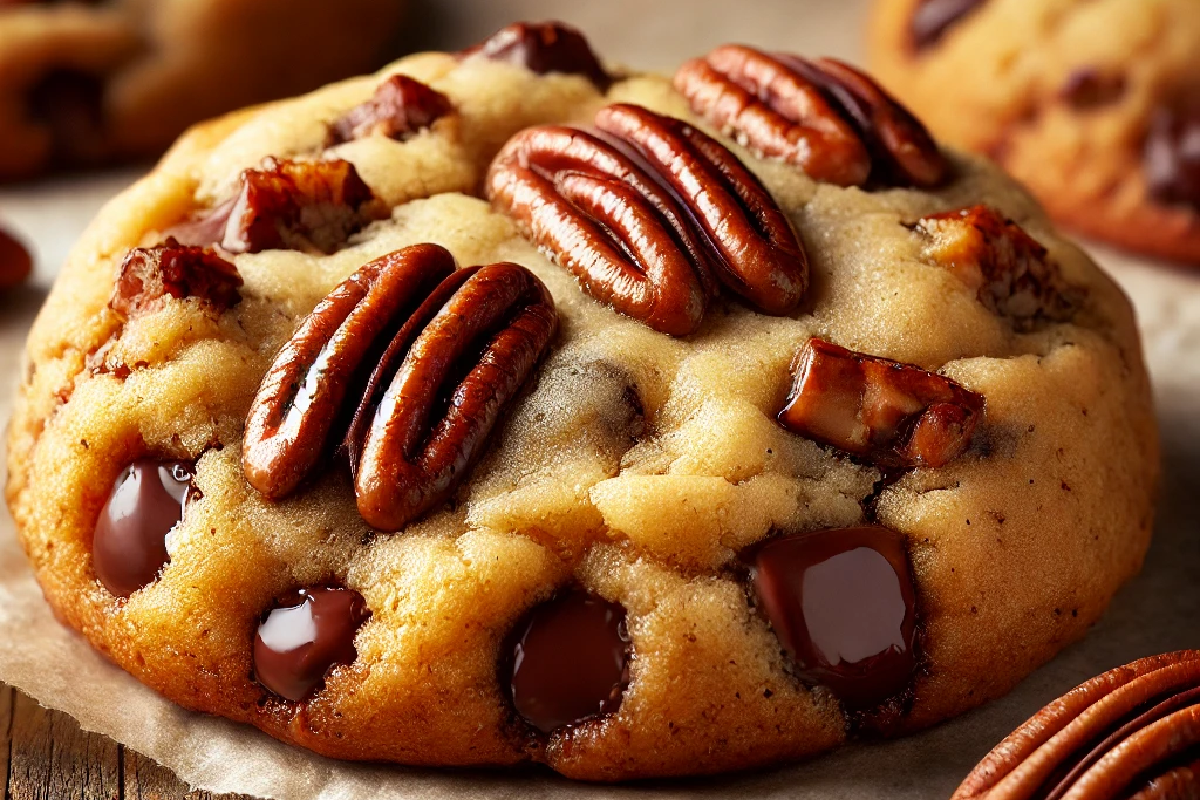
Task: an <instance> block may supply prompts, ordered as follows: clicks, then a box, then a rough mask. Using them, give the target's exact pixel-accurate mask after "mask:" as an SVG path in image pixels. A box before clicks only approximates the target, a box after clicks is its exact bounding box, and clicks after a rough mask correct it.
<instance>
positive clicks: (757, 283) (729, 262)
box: [487, 104, 808, 336]
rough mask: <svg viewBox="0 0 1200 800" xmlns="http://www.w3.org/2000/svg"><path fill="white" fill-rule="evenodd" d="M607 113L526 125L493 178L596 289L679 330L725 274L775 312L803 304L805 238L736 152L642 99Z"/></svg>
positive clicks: (562, 260)
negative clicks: (589, 125)
mask: <svg viewBox="0 0 1200 800" xmlns="http://www.w3.org/2000/svg"><path fill="white" fill-rule="evenodd" d="M595 123H596V130H594V131H584V130H578V129H574V128H567V127H562V126H541V127H536V128H528V129H526V130H524V131H522V132H520V133H518V134H517V135H516V136H514V137H513V138H512V139H510V140H509V141H508V143H507V144H506V145H505V146H504V147H503V148H502V149H501V151H500V153H499V154H498V155H497V156H496V158H495V160H494V161H493V162H492V166H491V169H490V170H489V172H488V178H487V191H488V196H489V197H490V198H491V200H492V202H493V203H494V204H495V205H496V206H498V207H499V208H502V209H503V210H504V211H506V212H507V213H508V214H509V215H510V216H512V217H513V218H514V219H515V220H516V221H517V223H518V224H519V225H520V226H521V227H522V228H523V229H524V230H525V232H526V234H527V235H529V236H530V238H531V239H532V240H533V241H534V242H536V243H537V244H538V245H539V246H541V247H543V248H545V249H547V250H549V251H550V252H551V253H552V254H553V255H554V257H555V258H556V259H557V261H558V263H559V264H560V265H561V266H563V267H565V268H567V269H569V270H571V272H573V273H575V275H576V276H578V277H579V278H580V281H581V283H582V285H583V288H584V290H585V291H587V292H588V293H589V294H591V295H592V296H593V297H596V298H597V299H599V300H602V301H604V302H607V303H609V304H611V305H612V306H613V307H614V308H615V309H617V310H618V311H620V312H621V313H623V314H627V315H629V316H632V317H634V318H636V319H639V320H641V321H643V322H645V323H646V324H647V325H649V326H650V327H652V328H654V329H655V330H659V331H662V332H664V333H669V334H672V335H676V336H683V335H686V334H688V333H691V332H693V331H694V330H695V329H696V328H697V327H698V326H699V324H700V321H701V319H702V318H703V314H704V307H705V303H706V300H707V297H708V296H709V295H711V294H712V293H713V291H714V289H715V283H714V276H715V278H717V279H719V280H720V281H721V282H722V283H724V284H725V285H726V286H728V287H729V288H730V289H732V290H733V291H734V292H736V293H737V294H739V295H741V296H742V297H744V298H745V299H747V300H748V301H749V302H750V303H751V304H752V305H754V306H756V307H757V308H759V309H760V310H763V311H766V312H768V313H788V312H790V311H793V310H794V309H795V308H796V307H797V306H798V305H799V302H800V300H801V299H802V297H803V295H804V292H805V290H806V289H807V286H808V261H807V256H806V255H805V252H804V249H803V247H802V246H801V244H800V242H799V240H798V239H797V237H796V233H795V231H794V230H793V228H792V226H791V223H790V222H789V221H788V219H787V217H786V216H785V215H784V214H783V212H782V211H780V209H779V207H778V206H777V205H776V204H775V201H774V200H773V199H772V197H771V195H770V194H769V193H768V192H767V191H766V189H764V188H763V186H762V184H761V183H759V181H758V179H757V178H755V177H754V176H753V175H752V174H751V173H750V172H749V171H748V170H746V169H745V167H743V166H742V164H741V163H740V162H739V161H738V160H737V158H736V157H735V156H734V155H733V154H732V153H730V152H729V151H728V150H727V149H725V148H724V147H722V146H721V145H720V144H718V143H717V142H716V141H714V140H713V139H711V138H710V137H708V136H706V135H704V134H703V133H701V132H700V131H697V130H696V129H694V128H692V127H691V126H689V125H687V124H685V123H683V122H681V121H679V120H676V119H671V118H670V117H664V116H662V115H659V114H655V113H654V112H652V111H648V110H647V109H644V108H641V107H640V106H634V105H627V104H619V105H613V106H608V107H606V108H603V109H601V110H600V111H599V112H598V113H597V115H596V119H595Z"/></svg>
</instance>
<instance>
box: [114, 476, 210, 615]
mask: <svg viewBox="0 0 1200 800" xmlns="http://www.w3.org/2000/svg"><path fill="white" fill-rule="evenodd" d="M194 474H195V466H194V465H193V464H192V463H191V462H189V461H163V460H160V459H156V458H141V459H138V460H137V461H135V462H133V463H132V464H130V465H129V466H128V467H126V468H125V469H124V471H123V472H121V475H120V477H118V478H117V481H116V483H114V484H113V489H112V494H110V495H109V498H108V502H107V503H106V504H105V505H104V509H103V510H102V511H101V512H100V519H99V520H98V521H97V522H96V534H95V537H94V539H93V542H92V560H93V563H94V565H95V569H96V576H97V577H98V578H99V579H100V582H101V583H102V584H104V588H106V589H108V590H109V591H110V592H112V593H113V594H114V595H116V596H117V597H128V596H129V595H131V594H133V593H134V592H135V591H137V590H138V589H141V588H142V587H143V586H146V585H148V584H150V583H151V582H153V581H154V580H155V578H157V577H158V572H159V570H161V569H162V568H163V566H164V565H165V564H166V563H167V561H168V560H169V557H168V555H167V545H166V538H167V534H168V533H170V532H171V529H172V528H174V527H175V525H176V524H177V523H178V522H179V521H180V520H181V519H183V508H184V506H185V505H186V504H187V501H188V499H189V497H191V496H192V494H193V492H195V487H193V485H192V478H193V476H194Z"/></svg>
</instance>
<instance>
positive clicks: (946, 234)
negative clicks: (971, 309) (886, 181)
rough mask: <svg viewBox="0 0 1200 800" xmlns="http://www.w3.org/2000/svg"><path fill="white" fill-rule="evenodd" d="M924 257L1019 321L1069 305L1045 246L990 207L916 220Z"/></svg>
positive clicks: (1055, 313) (1056, 313)
mask: <svg viewBox="0 0 1200 800" xmlns="http://www.w3.org/2000/svg"><path fill="white" fill-rule="evenodd" d="M916 230H917V231H918V232H919V233H920V234H922V235H924V236H926V237H928V239H929V243H928V244H927V245H926V246H925V257H926V258H928V259H930V260H932V261H933V262H934V263H936V264H938V265H939V266H941V267H944V268H945V269H947V270H949V271H950V272H951V273H953V275H954V276H955V277H957V278H958V279H959V280H961V281H962V282H963V283H965V284H966V285H967V286H969V287H970V288H971V289H973V290H975V293H976V297H978V298H979V302H981V303H983V305H984V306H986V307H987V308H988V309H989V310H990V311H993V312H995V313H998V314H1003V315H1004V316H1007V317H1011V318H1012V319H1013V321H1014V322H1015V323H1016V324H1018V325H1025V324H1027V323H1028V322H1030V321H1031V320H1033V319H1034V318H1048V319H1058V318H1061V317H1062V316H1063V315H1064V314H1066V313H1067V312H1069V311H1070V309H1071V305H1072V303H1071V300H1070V298H1069V294H1070V293H1069V291H1068V289H1067V286H1066V283H1065V281H1064V280H1063V278H1062V275H1061V273H1060V272H1059V269H1058V265H1057V264H1056V263H1055V262H1054V261H1052V260H1051V259H1050V258H1048V255H1047V252H1046V248H1045V247H1042V245H1041V244H1039V243H1038V242H1037V240H1036V239H1034V238H1033V237H1031V236H1030V235H1029V234H1027V233H1026V232H1025V231H1024V229H1022V228H1021V226H1020V225H1017V224H1016V223H1015V222H1013V221H1011V220H1008V219H1005V218H1004V216H1003V215H1002V214H1001V213H1000V212H999V211H997V210H996V209H994V208H992V207H990V206H971V207H969V208H961V209H956V210H954V211H947V212H945V213H942V214H931V215H929V216H927V217H923V218H922V219H921V220H920V221H918V222H917V225H916Z"/></svg>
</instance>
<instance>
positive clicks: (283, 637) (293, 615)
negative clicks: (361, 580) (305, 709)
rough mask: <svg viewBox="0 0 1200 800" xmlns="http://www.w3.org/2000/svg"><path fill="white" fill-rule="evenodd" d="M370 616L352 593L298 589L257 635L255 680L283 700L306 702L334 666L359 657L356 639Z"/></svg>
mask: <svg viewBox="0 0 1200 800" xmlns="http://www.w3.org/2000/svg"><path fill="white" fill-rule="evenodd" d="M369 616H370V612H369V611H368V610H367V602H366V600H364V599H363V596H362V595H360V594H359V593H358V592H356V591H354V590H353V589H336V588H325V587H317V588H311V589H298V590H296V591H294V592H292V593H290V594H288V595H286V596H284V597H282V598H280V599H279V600H278V601H277V602H276V604H275V606H274V607H273V608H272V609H271V610H270V611H268V612H267V613H266V614H265V615H264V616H263V619H262V622H261V623H260V624H259V626H258V631H257V632H256V633H255V634H254V677H255V679H256V680H257V681H258V682H259V683H261V684H262V685H263V686H265V687H266V688H267V689H269V690H271V691H272V692H274V693H275V694H277V695H279V696H280V697H284V698H287V699H288V700H303V699H304V698H305V697H307V696H308V695H309V694H310V693H311V692H312V691H313V690H315V689H317V688H318V687H319V686H321V685H322V684H323V683H324V682H325V676H326V674H327V673H328V672H329V670H330V669H331V668H332V667H335V666H337V665H339V664H349V663H351V662H353V661H354V659H355V658H357V657H358V653H357V651H355V649H354V635H355V634H356V633H357V632H358V629H359V627H360V626H361V625H362V624H363V622H364V621H366V619H367V617H369Z"/></svg>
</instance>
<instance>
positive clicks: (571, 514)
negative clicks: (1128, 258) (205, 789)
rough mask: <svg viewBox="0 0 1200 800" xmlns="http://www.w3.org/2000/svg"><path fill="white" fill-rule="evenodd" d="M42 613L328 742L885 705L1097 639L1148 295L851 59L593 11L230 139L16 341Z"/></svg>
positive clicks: (28, 519)
mask: <svg viewBox="0 0 1200 800" xmlns="http://www.w3.org/2000/svg"><path fill="white" fill-rule="evenodd" d="M28 352H29V367H28V371H27V373H26V375H25V379H24V382H23V385H22V388H21V393H20V399H19V404H18V405H19V407H18V410H17V412H16V417H15V419H14V421H13V423H12V428H11V433H10V439H9V454H10V456H9V458H10V464H9V479H8V487H7V492H8V494H7V496H8V502H9V505H10V508H11V509H12V511H13V514H14V517H15V519H16V521H17V525H18V528H19V535H20V538H21V541H22V543H23V545H24V548H25V550H26V552H27V553H28V555H29V558H30V561H31V563H32V564H33V566H34V569H35V571H36V573H37V577H38V579H39V581H40V582H41V585H42V587H43V589H44V591H45V594H46V598H47V600H48V602H49V603H50V604H51V605H52V606H53V607H54V608H55V609H56V611H57V612H58V614H59V616H60V617H61V619H62V620H63V621H64V622H65V623H66V624H69V625H71V626H73V627H74V628H76V629H78V630H79V631H81V632H82V633H83V634H84V635H85V636H86V637H87V638H88V639H89V640H90V641H91V642H92V643H93V644H94V645H95V646H96V647H97V648H98V649H100V650H101V651H103V652H104V653H105V654H107V655H108V656H109V657H110V658H111V659H113V661H115V662H116V663H117V664H119V665H120V666H121V667H123V668H124V669H126V670H128V671H129V672H131V673H132V674H133V675H135V676H136V677H137V678H138V679H140V680H142V681H144V682H145V683H147V684H148V685H150V686H152V687H154V688H155V689H157V690H158V691H160V692H162V693H163V694H165V695H166V696H168V697H170V698H171V699H173V700H175V701H176V702H178V703H180V704H182V705H184V706H187V707H188V708H192V709H198V710H201V711H205V712H208V713H212V714H219V715H223V716H226V717H229V718H231V719H235V720H239V721H242V722H246V723H250V724H253V725H256V726H258V727H259V728H261V729H262V730H264V731H266V732H268V733H270V734H271V735H272V736H276V737H278V738H280V739H283V740H285V741H288V742H291V743H294V744H296V745H299V746H302V747H307V748H310V749H312V750H315V751H317V752H319V753H322V754H325V755H328V756H333V757H338V758H348V759H369V760H382V761H394V762H399V763H403V764H429V765H515V764H521V763H524V762H539V763H543V764H547V765H549V766H550V767H551V768H553V769H555V770H557V771H559V772H561V773H563V774H564V775H568V776H571V777H575V778H583V779H592V780H620V779H628V778H635V777H646V776H655V775H685V774H693V773H705V772H717V771H722V770H733V769H743V768H748V767H753V766H757V765H765V764H772V763H777V762H781V761H787V760H793V759H797V758H801V757H804V756H809V755H812V754H815V753H818V752H821V751H824V750H828V749H830V748H833V747H836V746H838V745H840V744H842V743H843V742H845V741H847V740H848V739H850V738H853V737H858V736H874V735H881V734H882V735H900V734H904V733H907V732H910V731H914V730H917V729H920V728H922V727H925V726H928V725H930V724H933V723H935V722H937V721H939V720H943V719H946V718H947V717H950V716H952V715H954V714H958V713H960V712H962V711H964V710H966V709H968V708H971V707H973V706H975V705H977V704H979V703H982V702H985V701H986V700H988V699H991V698H994V697H997V696H999V695H1001V694H1003V693H1004V692H1006V691H1008V690H1009V689H1010V688H1011V687H1012V686H1013V685H1014V684H1015V683H1016V682H1017V681H1019V680H1020V679H1021V678H1022V677H1024V676H1025V675H1027V674H1028V673H1029V672H1030V671H1031V670H1033V669H1034V668H1035V667H1037V666H1038V665H1039V664H1041V663H1043V662H1044V661H1046V660H1047V659H1048V658H1050V657H1051V656H1052V655H1053V654H1054V653H1056V652H1057V651H1058V650H1059V649H1060V648H1062V647H1063V646H1064V645H1065V644H1066V643H1068V642H1070V641H1072V640H1074V639H1076V638H1078V637H1080V636H1082V635H1083V634H1084V632H1085V631H1086V630H1087V629H1088V627H1089V626H1090V625H1091V624H1092V623H1093V622H1095V620H1096V619H1097V618H1098V617H1099V616H1100V614H1101V613H1102V612H1103V610H1104V608H1105V606H1106V605H1107V604H1108V601H1109V599H1110V598H1111V597H1112V594H1113V593H1114V592H1115V591H1116V589H1117V587H1118V586H1120V585H1121V584H1122V582H1123V581H1125V580H1126V579H1127V578H1128V577H1130V576H1131V575H1132V574H1134V573H1135V572H1136V571H1137V569H1138V568H1139V566H1140V564H1141V559H1142V555H1143V553H1144V551H1145V549H1146V546H1147V544H1148V540H1149V536H1150V525H1151V516H1152V514H1151V496H1152V493H1153V487H1154V484H1155V480H1156V470H1157V466H1156V465H1157V439H1156V430H1155V424H1154V421H1153V416H1152V412H1151V403H1150V393H1149V388H1148V384H1147V378H1146V373H1145V370H1144V368H1143V365H1142V357H1141V352H1140V345H1139V342H1138V338H1137V333H1136V329H1135V326H1134V321H1133V317H1132V313H1131V310H1130V308H1129V304H1128V302H1127V300H1126V299H1125V297H1124V296H1123V295H1122V293H1121V292H1120V290H1119V289H1118V288H1117V287H1116V285H1115V284H1114V283H1113V282H1112V281H1111V280H1110V279H1109V278H1108V277H1107V276H1106V275H1105V274H1104V273H1103V272H1101V271H1100V270H1099V269H1098V268H1097V267H1096V266H1095V264H1094V263H1092V261H1090V260H1089V259H1088V258H1087V256H1085V255H1084V254H1083V253H1082V252H1081V251H1080V250H1079V249H1078V248H1076V247H1075V246H1073V245H1072V244H1070V243H1069V242H1067V241H1065V240H1064V239H1062V238H1061V237H1059V236H1058V235H1057V234H1056V233H1055V231H1054V230H1053V228H1052V227H1051V226H1050V225H1049V224H1048V223H1047V221H1046V219H1045V218H1044V216H1043V215H1042V213H1041V211H1040V210H1039V208H1038V206H1037V205H1036V204H1035V203H1034V201H1032V200H1031V199H1030V198H1029V197H1028V196H1027V195H1026V194H1025V193H1024V192H1023V191H1022V190H1020V189H1019V188H1017V187H1016V185H1015V184H1014V183H1013V182H1012V181H1011V180H1009V179H1008V178H1006V177H1004V176H1003V175H1002V174H1001V173H1000V172H999V171H998V170H997V169H995V168H994V167H991V166H989V165H987V164H986V163H985V162H983V161H981V160H976V159H973V158H970V157H966V156H962V155H959V154H957V153H953V152H949V151H945V150H942V149H941V148H939V147H938V146H937V145H936V144H935V142H934V140H933V139H931V138H930V136H929V134H928V133H927V132H926V131H925V129H924V128H923V126H922V125H921V123H920V122H919V121H918V120H917V119H916V118H914V117H913V116H912V115H911V114H910V113H908V112H907V111H906V110H905V109H904V108H903V107H902V106H900V105H899V104H898V103H896V102H895V101H894V100H893V99H892V98H891V97H890V96H889V95H887V94H886V93H885V92H884V91H883V90H882V89H881V88H880V87H879V86H878V85H877V84H876V83H875V82H874V80H873V79H872V78H871V77H870V76H868V75H866V74H865V73H863V72H861V71H859V70H858V69H856V68H854V67H852V66H850V65H847V64H844V63H841V62H838V61H834V60H830V59H815V58H814V59H808V58H803V57H800V56H797V55H788V54H779V53H768V52H763V51H760V50H756V49H754V48H751V47H747V46H741V45H738V46H734V45H729V46H724V47H720V48H718V49H716V50H714V51H712V52H710V53H708V54H706V55H704V56H702V57H699V58H697V59H695V60H692V61H689V62H688V63H686V64H683V65H682V66H681V67H680V68H679V71H678V72H677V73H676V74H675V75H674V76H661V75H656V74H648V73H640V72H633V71H625V70H616V69H613V68H611V67H609V66H607V65H605V64H604V63H603V62H602V61H601V60H600V59H599V58H597V56H596V54H595V53H594V52H593V51H592V49H591V48H590V46H589V45H588V43H587V41H586V40H585V39H584V38H583V36H582V35H581V34H580V33H579V32H578V31H574V30H571V29H569V28H566V27H564V26H561V25H556V24H543V25H515V26H512V27H510V28H507V29H505V30H503V31H501V32H500V33H498V34H497V35H496V36H495V37H493V38H492V39H490V40H488V41H487V42H485V43H483V44H481V45H480V46H479V47H476V48H472V49H470V50H467V51H464V52H460V53H427V54H422V55H418V56H413V57H410V58H407V59H404V60H402V61H400V62H397V63H396V64H394V65H392V66H391V67H389V68H387V69H386V70H384V71H383V72H381V73H379V74H376V75H373V76H369V77H365V78H362V79H358V80H354V81H350V82H346V83H342V84H338V85H335V86H332V87H329V88H326V89H323V90H320V91H318V92H316V93H314V94H311V95H308V96H305V97H301V98H298V99H295V100H290V101H287V102H282V103H277V104H274V105H271V106H268V107H265V108H263V109H260V110H256V111H252V112H249V113H245V114H240V115H237V116H235V117H230V118H226V119H222V120H218V121H216V122H213V123H210V124H208V125H205V126H203V127H201V128H198V129H197V130H195V131H193V132H192V133H190V134H188V135H187V136H185V137H184V138H183V139H182V140H181V141H180V142H179V143H178V144H177V145H176V146H175V148H174V149H173V150H172V151H171V153H170V154H169V155H168V156H167V157H166V158H165V159H164V160H163V162H162V163H161V164H160V166H159V167H158V168H157V169H156V170H155V171H154V172H152V173H151V174H150V175H149V176H147V177H146V178H145V179H144V180H142V181H141V182H139V183H138V184H137V185H135V186H134V187H132V188H131V189H130V190H129V191H128V192H127V193H125V194H124V195H122V196H121V197H120V198H118V199H117V200H115V201H114V202H113V203H111V204H110V205H109V206H108V207H107V208H106V209H105V210H104V211H103V212H102V214H101V215H100V217H99V218H98V219H97V220H96V221H95V223H94V224H93V226H92V227H91V229H90V231H89V232H88V233H87V234H86V235H85V237H84V238H83V240H82V242H81V243H80V244H79V245H78V247H77V249H76V250H75V253H74V256H73V257H72V259H71V260H70V263H69V264H68V266H67V267H66V270H65V271H64V273H63V276H62V277H61V279H60V280H59V283H58V285H57V286H56V288H55V289H54V291H53V292H52V293H51V295H50V297H49V299H48V301H47V304H46V307H45V309H44V310H43V311H42V313H41V316H40V317H39V319H38V321H37V323H36V324H35V326H34V329H33V331H32V333H31V335H30V339H29V345H28Z"/></svg>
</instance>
